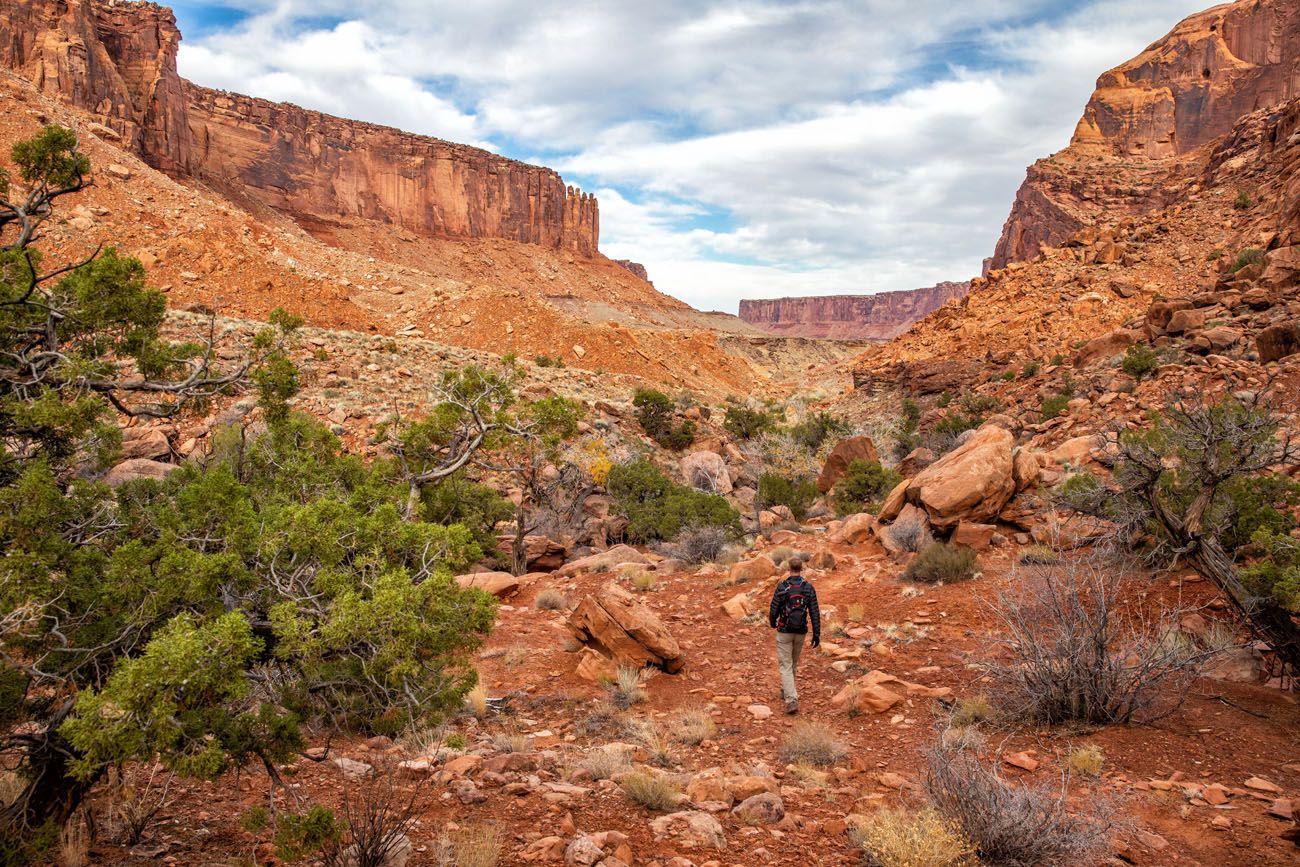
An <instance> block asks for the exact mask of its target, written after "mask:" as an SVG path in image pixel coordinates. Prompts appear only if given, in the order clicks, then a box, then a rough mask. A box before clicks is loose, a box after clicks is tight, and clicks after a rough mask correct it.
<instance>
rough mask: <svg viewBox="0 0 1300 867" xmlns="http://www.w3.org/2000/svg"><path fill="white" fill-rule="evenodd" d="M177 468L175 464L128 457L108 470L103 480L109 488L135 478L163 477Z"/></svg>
mask: <svg viewBox="0 0 1300 867" xmlns="http://www.w3.org/2000/svg"><path fill="white" fill-rule="evenodd" d="M177 469H179V468H178V467H177V466H176V465H175V464H164V463H163V462H162V461H151V460H149V459H148V458H130V459H129V460H125V461H122V462H121V463H120V464H118V465H117V466H115V467H113V468H112V469H111V470H109V471H108V474H107V475H105V476H104V482H105V483H106V484H107V485H108V486H109V487H110V488H116V487H118V486H119V485H124V484H126V483H127V482H133V481H135V480H136V479H165V478H167V476H169V475H171V474H172V473H173V472H175V471H176V470H177Z"/></svg>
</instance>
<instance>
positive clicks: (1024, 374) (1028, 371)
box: [1020, 361, 1042, 379]
mask: <svg viewBox="0 0 1300 867" xmlns="http://www.w3.org/2000/svg"><path fill="white" fill-rule="evenodd" d="M1041 367H1042V365H1040V364H1039V363H1038V362H1037V361H1028V362H1025V366H1024V367H1022V368H1020V378H1021V379H1029V378H1031V377H1034V376H1037V375H1038V371H1039V369H1040V368H1041Z"/></svg>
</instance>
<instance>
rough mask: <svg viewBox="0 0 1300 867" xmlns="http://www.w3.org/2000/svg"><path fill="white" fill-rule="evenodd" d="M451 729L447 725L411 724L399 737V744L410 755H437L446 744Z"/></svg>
mask: <svg viewBox="0 0 1300 867" xmlns="http://www.w3.org/2000/svg"><path fill="white" fill-rule="evenodd" d="M449 734H451V729H449V728H448V727H446V726H437V727H435V728H424V727H421V726H410V727H408V728H407V729H406V731H404V732H402V734H400V735H399V736H398V738H397V746H398V747H399V748H400V749H401V750H402V752H403V753H405V754H406V755H408V756H436V755H437V754H438V753H440V752H441V751H442V750H443V749H444V748H445V745H446V742H447V736H448V735H449Z"/></svg>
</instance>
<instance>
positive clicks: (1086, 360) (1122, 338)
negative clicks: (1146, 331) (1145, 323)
mask: <svg viewBox="0 0 1300 867" xmlns="http://www.w3.org/2000/svg"><path fill="white" fill-rule="evenodd" d="M1142 336H1143V334H1142V332H1141V331H1134V330H1129V329H1127V328H1120V329H1118V330H1116V331H1112V332H1110V333H1109V334H1103V335H1102V336H1101V337H1096V338H1094V339H1092V340H1089V341H1088V342H1087V343H1085V344H1083V346H1081V347H1079V351H1078V352H1076V353H1075V354H1074V366H1075V367H1087V366H1088V365H1090V364H1095V363H1097V362H1098V361H1105V360H1106V359H1109V358H1113V357H1114V356H1116V355H1119V354H1120V353H1122V352H1123V351H1124V350H1126V349H1128V348H1129V347H1130V346H1132V345H1133V344H1134V343H1137V342H1138V341H1139V340H1141V339H1142Z"/></svg>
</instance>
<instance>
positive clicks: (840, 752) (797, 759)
mask: <svg viewBox="0 0 1300 867" xmlns="http://www.w3.org/2000/svg"><path fill="white" fill-rule="evenodd" d="M848 754H849V751H848V748H847V747H846V746H845V745H844V742H843V741H841V740H840V739H839V738H837V737H835V734H834V733H833V732H832V731H831V730H830V729H829V728H827V727H826V726H824V725H822V724H821V723H818V722H811V721H807V720H805V721H801V722H798V723H796V724H795V726H794V728H792V729H791V730H790V733H789V734H788V735H786V736H785V740H784V741H782V742H781V751H780V756H781V761H782V762H784V763H785V764H787V765H793V764H799V763H803V764H807V765H813V766H814V767H818V768H828V767H830V766H831V765H834V764H836V763H837V762H840V761H841V760H843V758H844V757H845V756H847V755H848Z"/></svg>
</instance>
